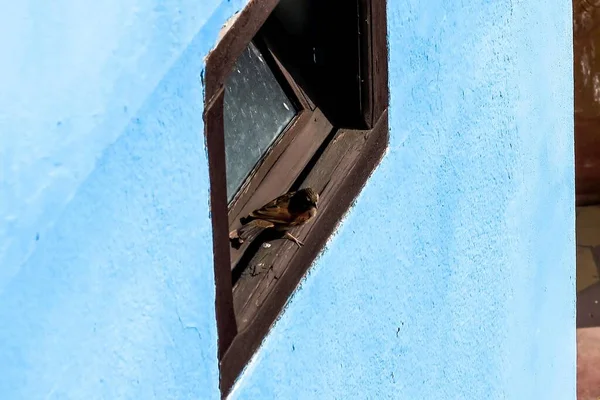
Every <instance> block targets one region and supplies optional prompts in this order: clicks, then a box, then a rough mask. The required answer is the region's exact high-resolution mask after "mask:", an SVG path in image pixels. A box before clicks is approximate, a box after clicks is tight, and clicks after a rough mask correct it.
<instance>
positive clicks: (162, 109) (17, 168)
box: [0, 0, 245, 400]
mask: <svg viewBox="0 0 600 400" xmlns="http://www.w3.org/2000/svg"><path fill="white" fill-rule="evenodd" d="M5 3H6V4H5V5H4V7H2V9H3V11H2V12H0V26H1V27H2V34H1V35H0V52H1V54H2V56H1V57H2V60H4V62H2V63H0V88H1V90H0V93H1V94H0V142H1V145H0V399H3V400H20V399H23V400H36V399H77V400H79V399H110V400H112V399H163V400H164V399H211V398H213V399H216V398H219V395H218V369H217V355H216V340H217V339H216V328H215V316H214V296H215V294H214V281H213V268H212V250H211V249H212V244H211V228H210V219H209V205H208V168H207V161H206V155H205V150H204V141H203V133H202V132H203V129H204V128H203V123H202V112H203V109H202V107H203V104H202V101H203V93H202V88H201V81H200V73H201V70H202V68H203V65H204V61H203V58H204V56H205V55H206V54H207V53H208V51H209V50H210V48H211V47H212V46H213V45H214V43H215V42H216V40H217V35H218V32H219V29H220V27H221V26H222V24H223V23H224V22H225V21H226V20H227V19H228V18H229V17H230V16H231V15H233V13H234V12H235V11H237V10H238V9H240V8H241V7H243V5H244V4H245V1H231V2H221V1H216V0H201V1H187V0H169V1H154V0H118V1H117V0H115V1H112V0H109V1H101V2H93V1H83V2H82V1H79V0H62V1H58V2H56V1H55V2H51V3H48V2H44V1H30V2H12V3H9V2H5ZM221 3H222V4H221Z"/></svg>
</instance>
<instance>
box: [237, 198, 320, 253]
mask: <svg viewBox="0 0 600 400" xmlns="http://www.w3.org/2000/svg"><path fill="white" fill-rule="evenodd" d="M318 202H319V194H318V193H317V192H316V191H315V190H313V189H311V188H304V189H300V190H297V191H291V192H287V193H285V194H283V195H281V196H279V197H277V198H276V199H274V200H271V201H270V202H268V203H267V204H265V205H264V206H262V207H260V208H258V209H256V210H254V211H252V212H251V213H250V214H248V217H246V218H245V219H243V220H242V226H241V227H240V228H239V229H235V230H233V231H231V232H229V239H230V240H237V242H238V243H239V244H241V243H244V242H245V241H246V240H248V239H253V238H254V237H256V235H257V234H258V233H260V232H261V231H263V230H264V229H274V230H276V231H280V232H285V234H284V236H283V238H284V239H288V240H291V241H292V242H294V243H296V245H297V246H298V247H302V246H304V243H303V242H301V241H300V240H298V238H296V237H294V236H293V235H292V234H291V233H289V232H288V230H289V229H291V228H293V227H296V226H300V225H303V224H305V223H306V222H308V221H309V220H311V219H312V218H313V217H314V216H315V215H316V214H317V204H318Z"/></svg>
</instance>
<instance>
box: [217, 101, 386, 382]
mask: <svg viewBox="0 0 600 400" xmlns="http://www.w3.org/2000/svg"><path fill="white" fill-rule="evenodd" d="M387 142H388V116H387V111H385V112H383V114H382V115H381V117H380V118H379V120H378V121H377V123H376V125H375V126H374V128H373V129H372V130H348V129H340V130H338V131H337V132H335V136H334V137H333V139H332V140H331V141H330V142H329V144H328V145H327V147H326V149H325V151H324V153H323V155H322V156H321V157H319V160H318V161H317V163H316V164H315V166H314V167H313V168H312V169H311V172H310V173H309V174H308V176H307V177H306V179H305V180H304V181H303V182H302V184H301V185H300V186H301V187H312V188H313V189H315V190H316V191H317V192H320V193H321V195H320V200H319V212H318V214H317V216H316V217H315V218H314V220H313V221H312V222H310V223H308V224H307V225H305V226H303V227H301V228H298V229H297V230H294V231H293V234H294V235H295V236H296V237H298V238H299V239H300V240H302V241H303V242H304V243H305V245H304V246H303V247H302V248H298V247H297V246H296V245H295V244H294V243H292V242H290V241H287V240H272V241H268V242H262V241H261V240H260V238H258V239H257V240H255V241H254V242H253V244H252V246H254V247H255V248H254V250H255V252H252V251H248V250H247V253H248V254H253V255H252V256H251V258H250V259H249V260H248V262H247V267H246V268H245V269H244V270H245V271H246V272H244V273H243V274H242V275H241V276H240V278H239V280H238V281H237V283H236V284H235V286H234V288H233V303H234V309H235V310H236V312H235V315H236V322H237V326H238V334H237V336H236V337H235V339H234V340H233V342H232V343H231V346H230V347H229V349H228V350H227V352H226V353H225V355H224V357H223V359H222V361H221V374H222V375H221V379H222V384H223V385H224V386H225V387H231V385H232V384H233V382H234V380H235V379H236V378H237V376H238V375H239V372H240V371H241V370H242V368H243V367H244V365H246V363H247V361H248V360H249V359H250V357H251V356H252V354H254V352H255V350H256V349H257V348H258V346H259V345H260V342H261V339H262V338H263V337H264V336H265V335H266V333H267V332H268V330H269V328H270V326H271V325H272V324H273V322H274V321H275V319H276V317H277V315H278V314H279V312H280V311H281V310H282V309H283V307H284V305H285V303H286V301H287V299H288V296H287V294H288V293H290V292H292V291H293V290H294V289H295V288H296V286H297V285H298V283H299V281H300V279H301V278H302V276H303V275H304V274H305V272H306V271H307V269H308V268H309V266H310V265H311V264H312V262H313V261H314V259H315V258H316V257H317V255H318V253H319V251H320V250H321V249H322V248H323V247H324V245H325V243H326V241H327V239H328V238H329V237H330V236H331V234H332V233H333V231H334V230H335V228H336V225H337V224H338V221H340V220H341V219H342V217H343V214H344V213H345V212H346V210H348V209H349V208H350V206H351V204H352V202H353V201H354V199H355V198H356V197H357V196H358V194H359V192H360V190H361V188H362V185H363V184H364V183H365V182H366V180H367V178H368V175H369V173H370V172H371V171H373V170H374V168H375V166H376V165H377V164H378V163H379V161H380V160H381V158H382V157H383V153H384V151H385V148H386V146H387ZM261 242H262V243H261ZM263 243H267V245H264V244H263Z"/></svg>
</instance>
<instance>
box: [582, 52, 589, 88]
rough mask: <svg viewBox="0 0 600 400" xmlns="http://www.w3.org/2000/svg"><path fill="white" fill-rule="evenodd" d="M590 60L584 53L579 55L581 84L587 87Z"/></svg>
mask: <svg viewBox="0 0 600 400" xmlns="http://www.w3.org/2000/svg"><path fill="white" fill-rule="evenodd" d="M590 71H591V68H590V60H589V57H588V54H587V52H586V51H583V54H582V55H581V73H582V74H583V84H584V85H587V83H588V78H589V76H590Z"/></svg>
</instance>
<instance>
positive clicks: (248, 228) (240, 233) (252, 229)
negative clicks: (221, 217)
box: [229, 219, 274, 244]
mask: <svg viewBox="0 0 600 400" xmlns="http://www.w3.org/2000/svg"><path fill="white" fill-rule="evenodd" d="M273 226H274V225H273V223H271V222H269V221H265V220H263V219H254V220H252V221H250V222H248V223H247V224H245V225H242V226H241V227H240V228H239V229H236V230H233V231H231V232H229V239H231V240H237V241H238V243H240V244H241V243H244V242H245V241H246V240H250V241H252V240H254V239H255V238H256V236H258V234H259V233H261V232H262V231H263V230H264V229H267V228H272V227H273Z"/></svg>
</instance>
